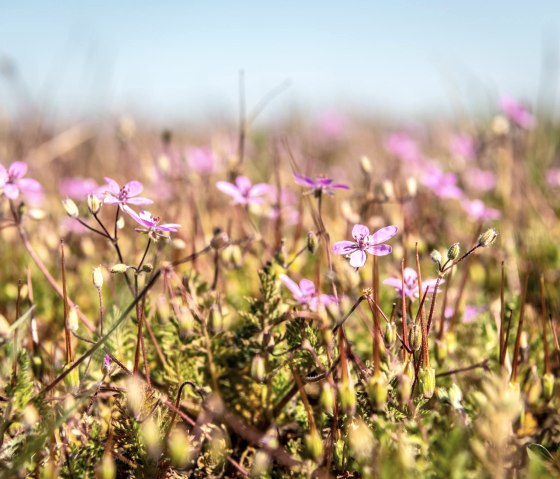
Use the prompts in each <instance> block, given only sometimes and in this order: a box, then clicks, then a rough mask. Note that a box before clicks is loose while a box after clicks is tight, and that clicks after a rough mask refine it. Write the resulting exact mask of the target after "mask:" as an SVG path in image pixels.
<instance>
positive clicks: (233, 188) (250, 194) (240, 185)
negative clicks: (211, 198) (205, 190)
mask: <svg viewBox="0 0 560 479" xmlns="http://www.w3.org/2000/svg"><path fill="white" fill-rule="evenodd" d="M216 187H217V188H218V189H219V190H220V191H221V192H222V193H225V194H226V195H229V196H231V198H232V199H233V204H234V205H251V204H253V205H259V204H261V203H262V202H263V201H264V196H265V195H268V194H269V193H270V192H271V191H273V187H272V186H271V185H269V184H268V183H257V184H256V185H253V184H252V183H251V180H250V179H249V178H247V177H246V176H238V177H237V178H235V184H234V183H228V182H227V181H218V182H217V183H216Z"/></svg>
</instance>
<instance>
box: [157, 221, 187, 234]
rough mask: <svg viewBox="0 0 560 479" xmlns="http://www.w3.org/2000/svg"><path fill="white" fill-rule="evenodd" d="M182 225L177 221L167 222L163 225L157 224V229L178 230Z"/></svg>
mask: <svg viewBox="0 0 560 479" xmlns="http://www.w3.org/2000/svg"><path fill="white" fill-rule="evenodd" d="M180 227H181V225H179V224H177V223H165V224H163V225H159V226H156V229H158V230H160V231H171V232H175V231H177V230H178V229H179V228H180Z"/></svg>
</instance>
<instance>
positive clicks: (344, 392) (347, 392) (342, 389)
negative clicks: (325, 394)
mask: <svg viewBox="0 0 560 479" xmlns="http://www.w3.org/2000/svg"><path fill="white" fill-rule="evenodd" d="M338 396H339V398H340V406H341V407H342V409H343V410H344V412H345V413H346V414H348V415H349V416H353V415H354V411H355V410H356V391H355V390H354V386H353V385H352V384H350V383H348V382H345V383H342V384H340V385H339V387H338Z"/></svg>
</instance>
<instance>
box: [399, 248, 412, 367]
mask: <svg viewBox="0 0 560 479" xmlns="http://www.w3.org/2000/svg"><path fill="white" fill-rule="evenodd" d="M404 264H405V259H404V258H403V260H402V261H401V302H402V341H403V345H404V349H403V363H404V364H406V361H407V360H408V351H410V346H409V343H408V327H407V324H406V321H407V318H406V308H407V306H406V294H405V289H404Z"/></svg>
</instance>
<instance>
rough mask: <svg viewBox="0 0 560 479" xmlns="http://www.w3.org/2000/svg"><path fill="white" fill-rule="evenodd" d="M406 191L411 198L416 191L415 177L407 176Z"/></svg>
mask: <svg viewBox="0 0 560 479" xmlns="http://www.w3.org/2000/svg"><path fill="white" fill-rule="evenodd" d="M406 191H407V193H408V196H410V197H411V198H414V197H415V196H416V192H417V191H418V183H417V182H416V178H413V177H410V178H407V180H406Z"/></svg>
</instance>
